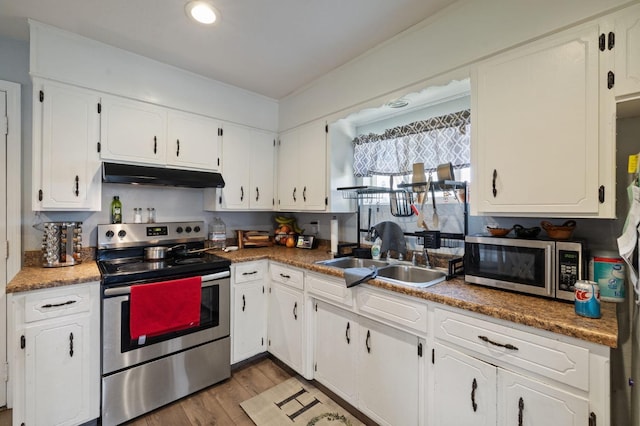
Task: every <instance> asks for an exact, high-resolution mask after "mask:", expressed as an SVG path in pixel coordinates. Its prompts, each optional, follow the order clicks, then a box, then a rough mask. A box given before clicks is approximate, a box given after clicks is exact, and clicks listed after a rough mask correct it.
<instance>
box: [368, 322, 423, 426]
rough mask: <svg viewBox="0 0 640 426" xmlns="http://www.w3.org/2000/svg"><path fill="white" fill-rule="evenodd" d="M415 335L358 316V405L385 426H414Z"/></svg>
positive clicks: (417, 383) (416, 417) (417, 379)
mask: <svg viewBox="0 0 640 426" xmlns="http://www.w3.org/2000/svg"><path fill="white" fill-rule="evenodd" d="M419 359H420V358H419V356H418V338H417V337H416V336H412V335H410V334H409V333H405V332H403V331H399V330H396V329H393V328H391V327H387V326H385V325H382V324H380V323H377V322H373V321H369V320H366V319H364V318H360V333H359V340H358V390H359V392H360V393H359V395H358V408H359V409H360V410H361V411H362V412H363V413H364V414H366V415H367V416H369V417H370V418H371V419H372V420H374V421H376V422H377V423H379V424H384V425H417V424H418V410H419V401H418V399H419V392H418V389H419V375H420V374H419Z"/></svg>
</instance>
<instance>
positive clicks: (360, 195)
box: [337, 180, 469, 249]
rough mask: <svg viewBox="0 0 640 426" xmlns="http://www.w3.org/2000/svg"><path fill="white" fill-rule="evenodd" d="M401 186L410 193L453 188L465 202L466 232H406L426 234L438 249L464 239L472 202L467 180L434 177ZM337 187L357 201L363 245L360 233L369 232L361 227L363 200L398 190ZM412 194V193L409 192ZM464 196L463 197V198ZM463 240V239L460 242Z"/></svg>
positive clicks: (430, 246)
mask: <svg viewBox="0 0 640 426" xmlns="http://www.w3.org/2000/svg"><path fill="white" fill-rule="evenodd" d="M398 188H400V190H401V191H406V192H408V193H409V194H415V193H420V192H430V191H431V190H432V189H433V191H453V194H454V197H456V198H457V199H458V201H460V202H461V203H462V204H463V216H464V217H463V223H464V232H463V233H448V232H440V231H416V232H405V233H404V235H405V236H411V237H419V238H423V241H424V243H425V245H427V248H432V249H437V248H442V247H451V248H453V247H457V246H459V245H460V244H462V243H463V242H464V238H465V236H466V235H467V234H468V231H469V204H468V203H467V190H468V185H467V182H460V181H452V180H443V181H435V182H431V183H429V182H412V183H401V184H398ZM337 190H338V191H341V192H342V196H343V198H345V199H353V200H356V202H357V211H356V215H357V218H356V220H357V223H358V230H357V236H356V241H357V242H358V243H357V247H358V248H360V234H361V233H362V232H364V233H368V232H369V229H364V228H362V227H361V225H360V224H361V221H360V216H361V202H362V201H363V200H380V199H381V198H382V197H383V196H384V195H386V194H392V193H397V191H396V190H392V189H389V188H385V187H377V186H349V187H342V188H337ZM458 191H462V194H463V195H460V193H458ZM409 198H411V196H409ZM461 198H462V199H461ZM461 242H462V243H461Z"/></svg>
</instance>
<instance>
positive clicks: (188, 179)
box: [102, 163, 224, 188]
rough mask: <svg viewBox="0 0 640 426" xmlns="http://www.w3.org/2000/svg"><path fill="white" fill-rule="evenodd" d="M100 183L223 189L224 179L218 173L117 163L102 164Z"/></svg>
mask: <svg viewBox="0 0 640 426" xmlns="http://www.w3.org/2000/svg"><path fill="white" fill-rule="evenodd" d="M102 181H103V182H107V183H132V184H139V185H163V186H180V187H185V188H224V179H222V175H221V174H220V173H214V172H200V171H194V170H178V169H167V168H164V167H151V166H140V165H132V164H118V163H102Z"/></svg>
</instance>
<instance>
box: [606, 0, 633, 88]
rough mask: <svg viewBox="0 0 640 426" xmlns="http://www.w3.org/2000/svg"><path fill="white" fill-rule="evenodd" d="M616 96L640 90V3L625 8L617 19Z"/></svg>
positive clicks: (615, 49)
mask: <svg viewBox="0 0 640 426" xmlns="http://www.w3.org/2000/svg"><path fill="white" fill-rule="evenodd" d="M613 50H614V51H615V86H614V87H615V91H616V96H624V95H629V94H633V93H638V92H640V5H635V6H633V7H630V8H628V9H625V10H624V11H623V13H621V14H620V16H618V17H617V18H616V21H615V47H614V48H613Z"/></svg>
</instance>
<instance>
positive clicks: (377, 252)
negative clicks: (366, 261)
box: [371, 238, 382, 260]
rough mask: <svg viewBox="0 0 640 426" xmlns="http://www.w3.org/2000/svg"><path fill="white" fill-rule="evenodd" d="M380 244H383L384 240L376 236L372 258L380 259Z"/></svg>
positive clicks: (372, 247)
mask: <svg viewBox="0 0 640 426" xmlns="http://www.w3.org/2000/svg"><path fill="white" fill-rule="evenodd" d="M380 246H382V240H380V238H376V240H375V241H374V242H373V245H372V246H371V258H372V259H374V260H380Z"/></svg>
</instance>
